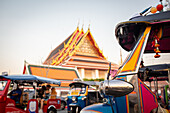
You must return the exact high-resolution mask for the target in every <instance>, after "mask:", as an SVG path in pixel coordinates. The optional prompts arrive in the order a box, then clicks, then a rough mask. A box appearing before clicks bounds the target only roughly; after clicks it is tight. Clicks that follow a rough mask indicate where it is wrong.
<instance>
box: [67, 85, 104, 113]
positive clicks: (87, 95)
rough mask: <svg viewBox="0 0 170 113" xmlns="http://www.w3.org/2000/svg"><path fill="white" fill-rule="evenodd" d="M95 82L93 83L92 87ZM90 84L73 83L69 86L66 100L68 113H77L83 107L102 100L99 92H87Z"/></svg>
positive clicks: (92, 90)
mask: <svg viewBox="0 0 170 113" xmlns="http://www.w3.org/2000/svg"><path fill="white" fill-rule="evenodd" d="M94 83H95V82H93V85H96V84H94ZM90 85H92V82H73V83H71V84H69V86H70V91H69V94H68V96H67V98H66V100H67V108H68V112H69V113H79V112H80V111H81V109H83V108H84V107H86V106H88V105H91V104H94V103H98V102H99V101H101V100H102V98H101V96H100V94H99V91H96V90H94V89H91V90H89V86H90Z"/></svg>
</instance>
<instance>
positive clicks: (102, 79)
mask: <svg viewBox="0 0 170 113" xmlns="http://www.w3.org/2000/svg"><path fill="white" fill-rule="evenodd" d="M83 81H99V82H100V81H104V78H96V79H87V78H84V79H83Z"/></svg>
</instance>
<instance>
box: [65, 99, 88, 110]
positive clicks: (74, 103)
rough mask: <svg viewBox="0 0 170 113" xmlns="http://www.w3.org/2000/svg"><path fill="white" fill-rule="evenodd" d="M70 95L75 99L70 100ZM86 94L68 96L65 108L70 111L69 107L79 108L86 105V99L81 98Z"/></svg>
mask: <svg viewBox="0 0 170 113" xmlns="http://www.w3.org/2000/svg"><path fill="white" fill-rule="evenodd" d="M72 97H75V98H76V101H72ZM84 97H86V96H68V97H67V98H68V100H67V109H68V111H70V107H80V108H81V109H82V108H84V107H85V106H86V99H85V100H82V98H84Z"/></svg>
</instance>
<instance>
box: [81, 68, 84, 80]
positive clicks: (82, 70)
mask: <svg viewBox="0 0 170 113" xmlns="http://www.w3.org/2000/svg"><path fill="white" fill-rule="evenodd" d="M81 78H82V79H84V68H81Z"/></svg>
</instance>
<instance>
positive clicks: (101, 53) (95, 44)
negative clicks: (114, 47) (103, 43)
mask: <svg viewBox="0 0 170 113" xmlns="http://www.w3.org/2000/svg"><path fill="white" fill-rule="evenodd" d="M88 32H89V34H90V36H91V39H92V40H93V43H94V46H95V47H96V48H97V49H98V52H99V53H100V55H101V56H102V57H103V58H104V59H105V60H106V59H107V58H106V57H105V56H104V54H103V52H102V50H100V48H99V46H98V45H97V43H96V41H95V40H94V37H93V35H92V34H91V31H90V28H89V29H88Z"/></svg>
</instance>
